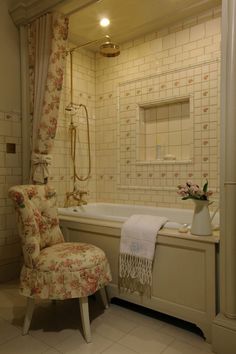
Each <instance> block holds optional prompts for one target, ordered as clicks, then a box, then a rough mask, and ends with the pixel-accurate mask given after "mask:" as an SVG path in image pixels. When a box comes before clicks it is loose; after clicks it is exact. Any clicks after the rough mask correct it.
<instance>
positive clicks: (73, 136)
mask: <svg viewBox="0 0 236 354" xmlns="http://www.w3.org/2000/svg"><path fill="white" fill-rule="evenodd" d="M73 52H74V49H72V50H71V51H69V54H70V102H71V103H70V107H71V108H72V107H73V106H74V104H73V70H72V69H73ZM75 106H77V105H75ZM77 107H78V110H79V109H80V108H81V107H83V108H84V110H85V115H86V123H87V141H88V159H89V167H88V173H87V175H86V176H79V174H78V173H77V171H76V136H77V129H76V126H75V125H74V122H73V119H72V116H71V123H70V137H71V158H72V163H73V178H74V188H75V182H76V179H78V180H79V181H87V180H88V179H89V177H90V175H91V148H90V134H89V117H88V110H87V107H86V106H85V105H84V104H82V103H81V104H79V105H78V106H77Z"/></svg>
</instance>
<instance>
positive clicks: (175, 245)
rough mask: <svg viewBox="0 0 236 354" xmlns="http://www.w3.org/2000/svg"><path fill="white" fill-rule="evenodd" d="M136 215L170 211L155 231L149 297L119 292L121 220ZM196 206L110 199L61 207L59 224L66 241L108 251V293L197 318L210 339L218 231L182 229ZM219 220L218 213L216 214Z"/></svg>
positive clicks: (151, 307)
mask: <svg viewBox="0 0 236 354" xmlns="http://www.w3.org/2000/svg"><path fill="white" fill-rule="evenodd" d="M133 214H150V215H159V216H166V217H167V218H168V220H169V222H168V223H166V224H165V227H163V228H162V229H161V230H160V231H159V232H158V235H157V241H156V249H155V258H154V262H153V284H152V292H151V297H150V298H146V297H142V296H140V295H139V294H137V293H127V292H125V293H124V292H120V291H119V287H118V274H119V269H118V259H119V247H120V237H121V229H122V225H123V223H124V221H125V220H127V218H128V217H129V216H131V215H133ZM192 215H193V211H192V210H186V209H170V208H155V207H144V206H134V205H121V204H110V203H91V204H88V205H84V206H79V207H69V208H59V218H60V226H61V228H62V231H63V234H64V236H65V239H66V240H67V241H71V242H87V243H91V244H94V245H96V246H98V247H100V248H101V249H103V250H104V252H105V253H106V255H107V258H108V260H109V263H110V267H111V272H112V282H111V283H110V284H109V285H108V287H107V290H108V294H109V297H110V298H113V297H116V298H120V299H123V300H126V301H129V302H132V303H135V304H138V305H141V306H144V307H147V308H150V309H153V310H156V311H159V312H162V313H166V314H168V315H171V316H174V317H178V318H181V319H183V320H185V321H189V322H192V323H195V324H196V325H197V326H198V327H199V328H200V329H201V330H202V331H203V333H204V335H205V337H206V340H207V341H208V342H211V332H212V328H211V327H212V322H213V319H214V318H215V316H216V279H217V276H216V271H217V270H216V254H217V250H218V243H219V234H218V233H217V232H215V233H214V235H212V236H194V235H191V233H190V232H189V231H188V232H187V233H180V232H178V228H179V226H180V225H183V224H188V225H190V224H191V220H192ZM214 222H215V223H217V222H218V215H216V216H215V217H214Z"/></svg>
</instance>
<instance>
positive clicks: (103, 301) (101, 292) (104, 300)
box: [99, 287, 109, 309]
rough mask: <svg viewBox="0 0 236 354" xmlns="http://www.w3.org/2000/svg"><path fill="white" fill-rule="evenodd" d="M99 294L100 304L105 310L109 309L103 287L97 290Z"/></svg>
mask: <svg viewBox="0 0 236 354" xmlns="http://www.w3.org/2000/svg"><path fill="white" fill-rule="evenodd" d="M99 292H100V296H101V299H102V303H103V305H104V307H105V309H108V308H109V303H108V300H107V293H106V289H105V287H104V288H101V289H100V290H99Z"/></svg>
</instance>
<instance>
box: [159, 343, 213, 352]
mask: <svg viewBox="0 0 236 354" xmlns="http://www.w3.org/2000/svg"><path fill="white" fill-rule="evenodd" d="M209 353H210V352H208V351H202V350H201V349H199V348H196V347H193V346H192V345H190V344H187V343H184V342H181V341H177V340H175V341H174V342H173V343H171V345H170V346H169V347H168V348H167V349H165V350H164V351H163V352H162V354H209ZM211 353H213V352H211Z"/></svg>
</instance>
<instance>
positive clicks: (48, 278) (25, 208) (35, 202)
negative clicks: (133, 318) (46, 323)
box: [9, 185, 111, 342]
mask: <svg viewBox="0 0 236 354" xmlns="http://www.w3.org/2000/svg"><path fill="white" fill-rule="evenodd" d="M9 196H10V198H11V199H12V200H13V202H14V205H15V209H16V212H17V220H18V229H19V234H20V237H21V242H22V249H23V256H24V265H23V267H22V270H21V276H20V293H21V294H22V295H24V296H26V297H27V308H26V315H25V320H24V326H23V334H27V333H28V331H29V327H30V322H31V319H32V315H33V309H34V300H35V299H36V298H38V299H52V300H63V299H70V298H79V303H80V312H81V319H82V326H83V331H84V336H85V339H86V341H87V342H91V330H90V322H89V310H88V296H89V295H91V294H94V293H95V292H96V291H97V290H100V292H101V295H102V299H103V302H104V305H105V306H106V307H107V300H106V293H105V289H104V287H105V286H106V285H107V284H108V283H109V281H110V280H111V272H110V267H109V263H108V261H107V258H106V255H105V254H104V252H103V251H102V250H101V249H99V248H98V247H96V246H94V245H91V244H87V243H79V242H78V243H77V242H65V241H64V238H63V235H62V232H61V230H60V227H59V219H58V215H57V208H56V198H55V196H56V194H55V191H54V190H53V189H52V188H50V187H49V186H47V185H25V186H15V187H12V188H10V190H9Z"/></svg>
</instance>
